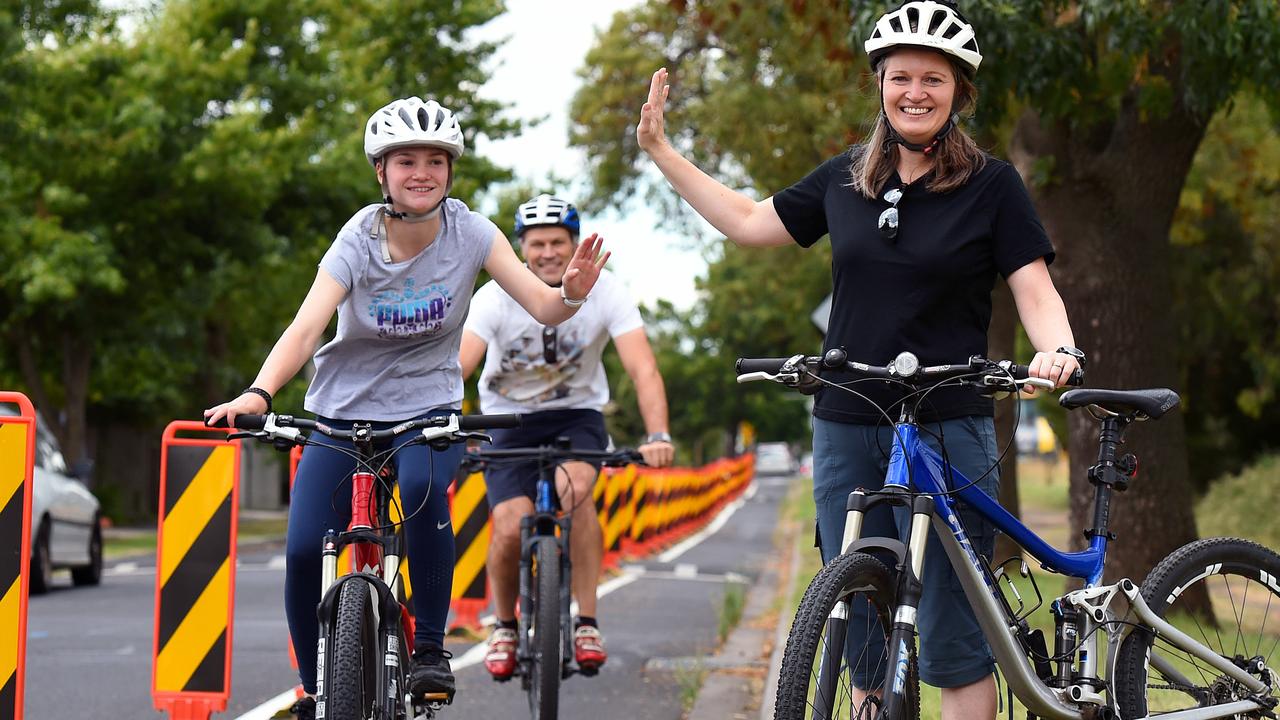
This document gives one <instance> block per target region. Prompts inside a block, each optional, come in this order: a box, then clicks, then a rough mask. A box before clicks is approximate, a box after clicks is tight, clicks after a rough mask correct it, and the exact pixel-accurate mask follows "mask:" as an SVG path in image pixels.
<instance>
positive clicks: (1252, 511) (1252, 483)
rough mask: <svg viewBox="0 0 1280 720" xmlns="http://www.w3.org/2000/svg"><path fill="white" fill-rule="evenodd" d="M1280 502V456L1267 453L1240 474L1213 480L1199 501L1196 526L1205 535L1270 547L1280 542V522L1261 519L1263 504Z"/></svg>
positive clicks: (1272, 506)
mask: <svg viewBox="0 0 1280 720" xmlns="http://www.w3.org/2000/svg"><path fill="white" fill-rule="evenodd" d="M1277 503H1280V456H1278V455H1275V454H1270V455H1263V456H1261V457H1259V458H1257V459H1256V460H1255V462H1254V463H1253V464H1251V465H1250V466H1248V467H1246V468H1244V469H1242V470H1241V471H1240V472H1239V473H1238V474H1235V475H1231V476H1230V477H1226V478H1222V479H1221V480H1219V481H1218V482H1215V483H1213V484H1212V486H1211V488H1210V490H1209V492H1208V493H1207V494H1206V495H1205V496H1204V497H1203V498H1201V499H1200V501H1199V502H1198V503H1197V504H1196V526H1197V527H1198V528H1199V530H1200V534H1201V536H1203V537H1215V536H1231V537H1242V538H1247V539H1249V540H1253V541H1256V542H1259V543H1262V544H1263V545H1266V546H1267V547H1277V546H1280V526H1277V525H1276V523H1273V522H1258V520H1259V517H1260V516H1259V512H1260V508H1269V507H1270V508H1274V507H1276V505H1277Z"/></svg>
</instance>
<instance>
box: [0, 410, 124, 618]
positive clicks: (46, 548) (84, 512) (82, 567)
mask: <svg viewBox="0 0 1280 720" xmlns="http://www.w3.org/2000/svg"><path fill="white" fill-rule="evenodd" d="M0 414H3V415H9V416H14V415H17V414H18V413H17V411H16V410H15V409H14V408H12V407H11V406H8V405H0ZM32 483H33V484H32V489H31V580H30V585H29V587H30V592H31V594H32V595H40V594H43V593H46V592H48V591H49V589H50V588H51V587H52V586H53V571H54V570H56V569H59V568H69V569H70V570H71V582H72V583H74V584H76V585H97V584H98V583H100V582H102V511H101V508H100V506H99V504H98V499H97V498H95V497H94V496H93V493H91V492H89V489H88V488H86V487H85V486H84V483H82V482H80V481H79V480H77V479H76V478H74V477H71V474H70V473H69V472H68V470H67V463H66V460H64V459H63V457H62V450H61V449H60V448H59V447H58V440H57V438H56V437H54V435H53V433H51V432H49V429H48V428H47V427H45V424H44V421H43V420H38V421H37V423H36V457H35V468H34V472H33V473H32Z"/></svg>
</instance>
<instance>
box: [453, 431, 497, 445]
mask: <svg viewBox="0 0 1280 720" xmlns="http://www.w3.org/2000/svg"><path fill="white" fill-rule="evenodd" d="M453 436H454V437H456V438H459V439H462V440H480V441H482V442H487V443H489V444H490V445H492V444H493V436H492V435H490V434H489V433H482V432H477V431H475V430H462V431H459V432H456V433H454V434H453Z"/></svg>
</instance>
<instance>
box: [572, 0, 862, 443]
mask: <svg viewBox="0 0 1280 720" xmlns="http://www.w3.org/2000/svg"><path fill="white" fill-rule="evenodd" d="M846 13H847V10H846V9H845V7H844V4H843V3H839V2H834V1H832V2H808V3H793V4H789V5H787V6H782V5H778V4H769V3H748V4H735V5H733V6H727V5H723V4H721V3H711V2H685V3H658V2H650V3H648V4H645V5H642V6H639V7H637V8H635V9H633V10H631V11H628V12H625V13H619V14H618V15H617V16H615V18H614V22H613V24H612V26H611V27H610V28H609V30H608V31H606V32H605V33H604V34H603V35H602V36H601V37H599V38H598V40H597V42H596V44H595V46H594V47H593V48H592V50H591V51H590V52H589V53H588V56H587V64H586V69H585V70H584V71H583V73H582V74H583V78H584V81H585V82H584V86H583V88H582V89H581V90H580V91H579V92H578V94H577V95H576V96H575V97H574V102H573V106H572V108H571V111H570V112H571V117H572V120H573V127H572V129H571V133H570V134H571V139H572V141H573V142H574V143H576V144H579V145H581V146H584V147H585V148H586V149H587V155H588V157H589V158H590V160H589V164H590V173H591V179H592V188H593V194H592V196H591V198H589V200H588V202H587V204H588V206H590V207H600V206H602V205H605V204H613V205H623V204H625V203H626V202H628V200H629V198H631V197H633V196H634V195H636V194H637V193H640V192H643V191H645V190H649V191H650V197H651V198H653V199H654V200H655V201H656V202H658V203H659V204H661V205H664V206H665V207H666V209H667V214H668V216H671V217H681V216H684V217H686V218H687V217H688V216H687V215H684V213H687V212H688V210H687V208H685V207H684V206H683V205H682V204H681V203H680V202H679V200H678V198H675V197H674V196H673V195H672V194H670V193H668V192H665V191H660V190H658V189H657V188H655V187H653V186H650V185H648V184H647V181H646V179H645V178H646V176H645V175H643V174H642V173H641V172H640V168H641V167H643V166H644V165H647V163H648V160H647V159H646V158H643V157H642V156H641V153H640V151H639V148H638V146H637V145H636V142H635V133H634V129H635V122H636V120H637V117H638V112H639V107H640V105H641V104H642V103H643V101H644V96H645V92H646V90H647V88H648V83H649V77H650V75H651V74H652V73H653V71H654V70H656V69H657V68H658V67H660V66H666V67H668V68H669V69H670V70H671V72H672V88H671V95H670V99H669V102H668V108H667V131H668V133H669V135H670V138H671V141H672V142H673V144H675V145H676V146H677V147H678V148H680V149H681V150H682V152H684V153H685V154H686V156H687V157H689V158H690V159H692V160H694V161H695V162H696V163H698V165H699V166H700V167H703V168H705V169H707V170H708V171H709V172H711V174H712V175H713V176H715V177H717V178H718V179H720V180H722V181H723V182H726V183H727V184H729V185H730V186H739V187H743V188H745V191H746V192H747V193H748V194H751V195H754V196H757V197H764V196H766V195H770V194H772V193H774V192H776V191H777V190H780V189H782V188H784V187H786V186H788V185H790V184H791V183H793V182H795V181H797V180H799V179H800V178H801V177H803V176H804V175H805V174H807V173H808V172H809V171H810V170H812V169H813V168H814V167H815V166H817V165H818V164H819V163H821V162H822V161H824V160H826V159H827V158H829V157H831V156H832V155H834V154H836V153H839V152H842V151H843V150H844V149H845V148H846V147H848V145H849V144H850V143H852V142H853V141H854V140H855V139H856V137H855V136H854V135H853V134H852V133H851V128H857V127H859V126H861V125H862V124H863V123H864V121H866V120H868V119H869V118H871V117H873V116H874V113H875V111H876V108H877V104H876V100H875V97H874V93H868V92H866V91H865V89H863V88H859V87H858V85H857V83H856V80H857V72H858V70H859V69H860V68H861V67H863V66H864V65H865V64H864V63H863V61H862V60H861V59H858V58H856V57H855V55H854V54H853V53H852V52H851V50H850V48H849V46H848V44H847V41H846V38H845V36H844V31H843V30H841V28H844V27H847V15H846ZM783 39H785V40H788V41H790V40H794V41H795V42H783V41H782V40H783ZM661 187H663V186H658V188H661ZM707 259H708V262H709V264H710V267H709V270H708V274H707V276H706V277H705V278H702V279H701V280H700V281H699V305H698V307H697V308H695V309H694V310H693V311H690V312H687V313H681V312H676V311H675V310H673V309H672V308H670V307H669V306H660V307H659V308H657V309H656V310H655V312H654V316H653V319H654V321H655V322H656V323H657V327H659V328H660V329H659V330H658V332H657V333H656V334H655V333H654V332H653V331H652V330H653V327H654V326H650V327H651V338H652V339H653V342H654V346H655V352H656V353H657V355H658V361H659V366H660V367H661V368H662V372H663V378H664V380H665V382H666V383H667V395H668V398H671V402H672V405H673V407H672V411H671V417H672V425H673V434H675V435H676V436H677V437H680V438H687V439H688V440H686V441H685V442H689V443H691V444H692V445H693V446H694V447H695V448H697V450H696V451H695V453H697V454H699V457H702V455H701V453H707V456H708V457H711V456H714V455H715V454H719V450H713V449H712V448H715V447H716V446H717V445H719V446H720V449H731V448H730V447H729V445H730V443H731V441H732V439H733V437H734V433H735V431H736V427H737V424H738V422H739V421H740V420H744V419H747V420H750V421H751V422H752V423H754V424H755V425H756V428H757V432H758V435H759V436H760V437H762V438H767V439H770V440H789V441H796V440H801V439H804V438H807V437H808V435H809V423H808V422H807V420H806V419H805V417H804V415H805V412H806V410H805V404H804V398H802V397H800V396H797V395H795V394H794V393H787V392H786V391H783V390H781V389H779V388H776V387H771V386H762V385H741V386H740V385H737V384H736V382H735V381H734V373H733V362H734V360H735V359H736V358H738V357H743V356H777V355H781V354H784V353H791V352H816V351H817V350H818V349H819V347H820V339H821V338H820V335H819V334H818V332H817V330H816V328H814V326H813V325H812V323H811V322H810V321H809V314H810V313H811V312H812V310H813V309H814V308H815V307H816V306H817V305H818V304H819V303H820V302H821V301H822V299H823V298H824V297H825V296H826V294H827V293H828V292H829V291H830V287H831V281H830V271H829V266H830V249H829V248H828V247H827V246H826V245H825V244H821V245H819V246H818V247H816V248H813V249H810V250H802V249H801V248H798V247H791V248H778V249H769V250H752V249H743V248H738V247H736V246H733V245H730V244H728V243H723V242H717V243H714V244H711V245H708V250H707ZM780 268H782V269H785V270H784V271H782V272H780V271H779V269H780ZM627 392H628V388H627V387H626V385H625V383H624V384H622V385H621V386H620V387H619V388H618V389H617V391H616V392H615V395H616V396H617V397H616V399H617V405H618V408H619V412H620V413H626V412H630V411H628V410H625V408H628V407H629V406H630V404H629V403H628V402H627V401H625V400H624V399H623V398H624V396H625V394H626V393H627ZM676 403H679V406H678V407H677V406H676ZM635 419H636V420H638V415H636V416H635ZM613 422H617V423H619V424H626V423H627V422H630V421H628V420H625V419H624V418H622V417H620V418H618V419H615V420H614V421H613Z"/></svg>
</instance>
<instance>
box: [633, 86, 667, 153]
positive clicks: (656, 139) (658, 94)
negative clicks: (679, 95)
mask: <svg viewBox="0 0 1280 720" xmlns="http://www.w3.org/2000/svg"><path fill="white" fill-rule="evenodd" d="M670 90H671V86H670V85H668V84H667V69H666V68H658V71H657V72H655V73H654V74H653V79H652V80H650V81H649V99H648V100H647V101H646V102H645V104H644V107H642V108H640V123H639V124H638V125H636V142H638V143H639V144H640V149H641V150H644V151H645V152H646V153H650V154H652V153H653V151H654V150H656V149H657V148H659V147H661V146H662V145H663V144H664V143H666V142H667V131H666V126H665V125H664V124H663V120H662V113H663V111H664V110H665V109H666V106H667V92H668V91H670Z"/></svg>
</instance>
